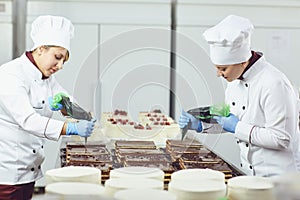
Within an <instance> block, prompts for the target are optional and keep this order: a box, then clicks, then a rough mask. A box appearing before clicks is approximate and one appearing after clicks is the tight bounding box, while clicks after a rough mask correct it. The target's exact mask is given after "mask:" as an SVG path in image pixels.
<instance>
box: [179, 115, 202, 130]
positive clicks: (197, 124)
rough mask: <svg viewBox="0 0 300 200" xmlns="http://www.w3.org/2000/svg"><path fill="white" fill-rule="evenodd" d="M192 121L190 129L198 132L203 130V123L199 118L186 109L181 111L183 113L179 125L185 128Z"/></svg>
mask: <svg viewBox="0 0 300 200" xmlns="http://www.w3.org/2000/svg"><path fill="white" fill-rule="evenodd" d="M189 122H191V123H190V126H189V127H188V129H190V130H196V131H197V132H201V131H202V123H201V121H200V120H199V119H196V118H195V117H194V116H193V115H191V114H189V113H187V112H185V111H184V110H182V111H181V115H180V117H179V123H178V124H179V127H180V128H181V129H183V128H184V127H186V126H187V125H188V123H189Z"/></svg>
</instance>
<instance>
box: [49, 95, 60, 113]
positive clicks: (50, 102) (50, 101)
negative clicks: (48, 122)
mask: <svg viewBox="0 0 300 200" xmlns="http://www.w3.org/2000/svg"><path fill="white" fill-rule="evenodd" d="M48 104H49V108H50V109H51V110H52V111H58V110H61V109H62V107H63V106H62V104H61V103H56V104H55V107H53V105H52V104H53V97H49V98H48Z"/></svg>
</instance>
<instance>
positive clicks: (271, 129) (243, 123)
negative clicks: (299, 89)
mask: <svg viewBox="0 0 300 200" xmlns="http://www.w3.org/2000/svg"><path fill="white" fill-rule="evenodd" d="M243 77H244V79H243V80H235V81H233V82H230V83H228V86H227V89H226V93H225V99H226V103H228V104H229V105H230V111H231V113H233V114H235V115H236V116H237V117H238V118H239V119H240V122H238V124H237V126H236V131H235V137H236V138H237V143H238V144H239V147H240V150H241V151H240V154H241V167H242V169H243V171H244V172H245V173H246V174H247V175H255V176H275V175H279V174H282V173H286V172H290V171H297V170H300V152H299V146H300V145H299V142H300V140H299V137H300V133H299V127H298V123H299V98H298V95H297V94H296V92H295V90H294V89H293V87H292V85H291V83H290V82H289V80H288V79H287V77H286V76H285V75H284V74H283V73H281V72H280V71H279V70H278V69H276V68H275V67H273V66H272V65H271V64H270V63H268V62H266V61H265V58H264V57H263V56H262V57H261V58H260V59H259V60H257V61H256V62H255V63H254V64H253V65H252V66H251V67H250V68H249V70H248V71H246V72H245V73H244V75H243Z"/></svg>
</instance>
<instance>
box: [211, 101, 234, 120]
mask: <svg viewBox="0 0 300 200" xmlns="http://www.w3.org/2000/svg"><path fill="white" fill-rule="evenodd" d="M209 113H210V114H211V115H217V116H224V117H227V116H228V115H229V113H230V106H229V105H228V104H225V103H222V104H217V105H212V106H210V108H209Z"/></svg>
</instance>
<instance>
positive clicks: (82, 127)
mask: <svg viewBox="0 0 300 200" xmlns="http://www.w3.org/2000/svg"><path fill="white" fill-rule="evenodd" d="M95 122H96V120H95V119H92V120H91V121H87V120H81V121H79V122H77V123H72V122H69V123H68V124H67V130H66V135H79V136H81V137H90V136H91V134H92V132H93V130H94V126H95Z"/></svg>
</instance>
